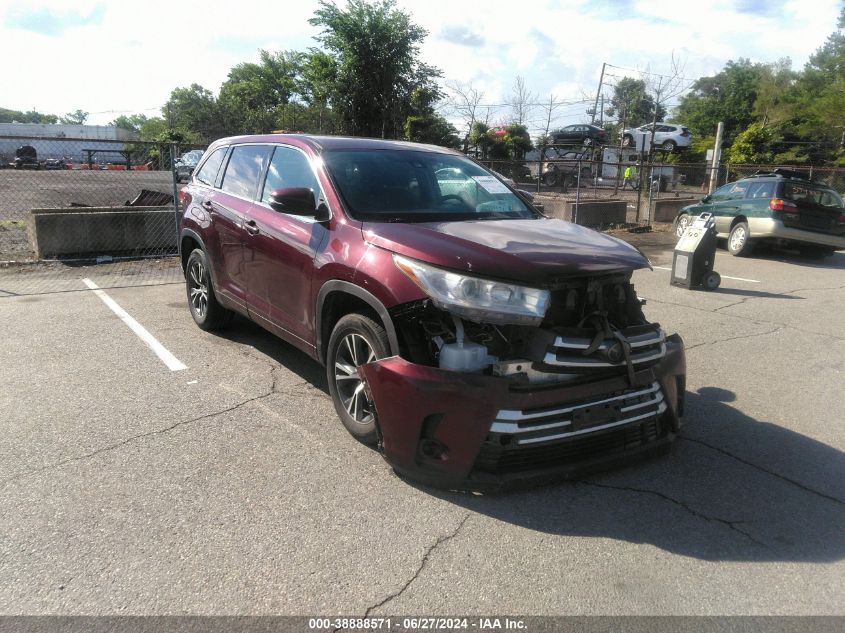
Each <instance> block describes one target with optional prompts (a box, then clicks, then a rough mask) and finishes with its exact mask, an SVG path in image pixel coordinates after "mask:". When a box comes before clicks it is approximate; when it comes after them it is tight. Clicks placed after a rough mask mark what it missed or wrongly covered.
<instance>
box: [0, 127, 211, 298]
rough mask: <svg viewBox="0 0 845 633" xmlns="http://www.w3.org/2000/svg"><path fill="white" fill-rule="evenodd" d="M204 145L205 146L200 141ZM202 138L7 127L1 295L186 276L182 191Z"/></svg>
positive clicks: (0, 211)
mask: <svg viewBox="0 0 845 633" xmlns="http://www.w3.org/2000/svg"><path fill="white" fill-rule="evenodd" d="M194 150H196V151H194ZM200 155H201V149H200V148H194V147H180V146H176V145H167V144H159V143H144V142H139V141H132V142H126V141H117V140H95V139H78V138H76V139H74V138H28V137H10V136H0V296H3V295H14V294H33V293H40V292H55V291H57V290H66V289H67V290H70V289H79V280H80V278H84V277H88V278H91V279H94V277H96V278H97V279H95V283H97V284H98V285H101V286H102V287H114V286H116V285H138V284H146V283H162V282H171V281H180V280H181V269H180V267H179V264H178V260H177V259H176V257H175V255H176V254H177V246H178V218H179V215H178V214H179V211H178V191H179V189H180V188H181V186H182V185H181V182H180V181H182V180H187V179H188V177H189V176H190V173H191V171H192V168H193V165H195V164H196V160H197V159H198V158H199V156H200Z"/></svg>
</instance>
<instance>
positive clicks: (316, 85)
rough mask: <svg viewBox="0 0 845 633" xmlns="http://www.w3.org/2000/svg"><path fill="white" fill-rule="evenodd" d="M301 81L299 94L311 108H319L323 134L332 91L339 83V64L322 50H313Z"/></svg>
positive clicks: (303, 63)
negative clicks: (336, 83) (337, 82)
mask: <svg viewBox="0 0 845 633" xmlns="http://www.w3.org/2000/svg"><path fill="white" fill-rule="evenodd" d="M301 68H302V72H301V76H300V80H299V86H300V87H299V92H300V94H301V95H302V96H303V98H304V99H305V101H306V103H308V105H309V106H311V107H315V108H317V111H318V122H317V131H318V132H320V133H322V132H323V131H324V127H325V126H326V122H325V121H324V118H325V115H326V111H327V109H328V106H329V100H330V98H331V95H332V89H333V87H334V85H335V82H336V81H337V62H336V61H335V59H334V58H333V57H332V56H331V55H328V54H327V53H324V52H323V51H321V50H318V49H315V48H312V49H311V51H310V52H309V53H308V54H307V55H305V56H304V58H303V61H302V67H301Z"/></svg>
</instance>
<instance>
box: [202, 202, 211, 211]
mask: <svg viewBox="0 0 845 633" xmlns="http://www.w3.org/2000/svg"><path fill="white" fill-rule="evenodd" d="M202 208H203V209H205V210H206V211H213V210H214V206H213V205H212V204H211V200H203V203H202Z"/></svg>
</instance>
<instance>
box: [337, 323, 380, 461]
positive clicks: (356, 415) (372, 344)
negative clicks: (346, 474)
mask: <svg viewBox="0 0 845 633" xmlns="http://www.w3.org/2000/svg"><path fill="white" fill-rule="evenodd" d="M389 354H390V343H389V341H388V339H387V332H385V330H384V328H383V327H382V326H381V325H379V324H378V323H376V322H375V321H373V320H372V319H370V318H368V317H365V316H364V315H362V314H347V315H346V316H345V317H343V318H342V319H340V321H338V322H337V325H335V327H334V330H333V331H332V335H331V337H330V338H329V347H328V351H327V354H326V378H327V379H328V383H329V393H330V394H331V396H332V402H333V403H334V408H335V411H337V415H338V417H339V418H340V421H341V422H343V426H345V427H346V430H347V431H349V433H350V434H351V435H352V436H353V437H354V438H355V439H357V440H358V441H360V442H362V443H364V444H370V445H373V444H375V443H376V442H378V427H377V413H376V408H375V404H374V403H373V402H372V401H371V400H370V399H369V397H368V396H367V392H366V390H365V389H364V381H363V380H361V377H360V376H359V375H358V371H357V369H358V367H360V366H361V365H366V364H367V363H371V362H373V361H375V360H378V359H380V358H386V357H387V356H388V355H389Z"/></svg>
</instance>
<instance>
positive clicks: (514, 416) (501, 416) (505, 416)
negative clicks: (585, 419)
mask: <svg viewBox="0 0 845 633" xmlns="http://www.w3.org/2000/svg"><path fill="white" fill-rule="evenodd" d="M659 389H660V385H659V384H658V383H656V382H653V383H652V384H651V385H649V386H648V387H646V388H645V389H641V390H640V391H631V392H628V393H623V394H620V395H618V396H611V397H610V398H603V399H601V400H591V401H589V402H581V403H577V404H573V405H569V406H566V407H562V408H560V409H542V410H538V411H536V412H529V413H525V412H524V411H517V410H516V409H502V410H501V411H499V413H498V414H496V421H497V422H507V421H516V422H524V421H525V420H532V419H536V418H548V417H551V416H553V415H561V414H563V413H571V412H572V411H574V410H575V409H580V408H581V407H589V406H594V405H599V404H606V403H608V402H613V401H615V400H629V399H631V398H636V397H637V396H646V395H648V394H650V393H654V392H655V391H657V390H659ZM661 397H662V394H661Z"/></svg>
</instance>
